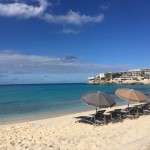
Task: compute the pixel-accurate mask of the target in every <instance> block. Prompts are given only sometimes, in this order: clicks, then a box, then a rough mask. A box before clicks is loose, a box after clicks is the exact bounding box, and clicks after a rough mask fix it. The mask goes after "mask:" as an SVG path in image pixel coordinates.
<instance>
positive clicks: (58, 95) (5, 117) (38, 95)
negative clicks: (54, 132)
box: [0, 83, 150, 123]
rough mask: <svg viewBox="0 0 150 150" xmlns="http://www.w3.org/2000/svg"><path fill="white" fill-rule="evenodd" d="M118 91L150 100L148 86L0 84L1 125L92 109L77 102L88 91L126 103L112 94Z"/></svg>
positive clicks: (149, 88) (118, 102)
mask: <svg viewBox="0 0 150 150" xmlns="http://www.w3.org/2000/svg"><path fill="white" fill-rule="evenodd" d="M117 88H131V89H136V90H139V91H141V92H143V93H144V94H146V95H147V96H148V97H149V98H150V85H130V86H127V85H88V84H81V83H80V84H35V85H0V123H7V122H13V121H23V120H30V119H31V120H33V119H40V118H48V117H55V116H60V115H64V114H68V113H74V112H79V111H85V110H90V109H95V108H94V107H92V106H88V105H86V104H85V103H83V102H82V101H81V100H80V98H81V95H82V94H83V93H84V92H89V91H101V92H106V93H108V94H110V95H111V96H113V97H114V98H115V99H116V102H117V105H120V104H126V103H127V102H126V101H124V100H121V99H119V98H117V97H116V96H115V95H114V93H115V90H116V89H117Z"/></svg>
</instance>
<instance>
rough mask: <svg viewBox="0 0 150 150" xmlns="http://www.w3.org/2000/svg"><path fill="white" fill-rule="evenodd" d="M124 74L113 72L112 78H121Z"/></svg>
mask: <svg viewBox="0 0 150 150" xmlns="http://www.w3.org/2000/svg"><path fill="white" fill-rule="evenodd" d="M121 76H122V73H113V74H112V78H113V79H114V78H119V77H121Z"/></svg>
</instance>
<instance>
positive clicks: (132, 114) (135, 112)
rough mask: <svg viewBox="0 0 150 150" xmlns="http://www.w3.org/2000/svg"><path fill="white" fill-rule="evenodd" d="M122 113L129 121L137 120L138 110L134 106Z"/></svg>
mask: <svg viewBox="0 0 150 150" xmlns="http://www.w3.org/2000/svg"><path fill="white" fill-rule="evenodd" d="M123 112H124V117H125V118H130V119H135V118H139V113H138V108H137V107H135V106H133V107H127V108H125V109H124V110H123Z"/></svg>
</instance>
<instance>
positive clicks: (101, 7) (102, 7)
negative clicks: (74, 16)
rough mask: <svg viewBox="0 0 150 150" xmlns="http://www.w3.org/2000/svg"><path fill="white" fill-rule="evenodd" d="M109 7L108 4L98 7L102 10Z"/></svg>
mask: <svg viewBox="0 0 150 150" xmlns="http://www.w3.org/2000/svg"><path fill="white" fill-rule="evenodd" d="M109 7H110V4H105V5H100V6H99V8H100V9H102V10H107V9H108V8H109Z"/></svg>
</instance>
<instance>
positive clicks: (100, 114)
mask: <svg viewBox="0 0 150 150" xmlns="http://www.w3.org/2000/svg"><path fill="white" fill-rule="evenodd" d="M105 111H106V110H100V111H97V112H96V113H95V114H92V117H89V116H88V117H85V116H84V117H83V116H82V117H81V116H80V117H79V119H80V120H78V121H77V122H84V123H89V124H93V125H101V124H106V119H105V115H104V112H105Z"/></svg>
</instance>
